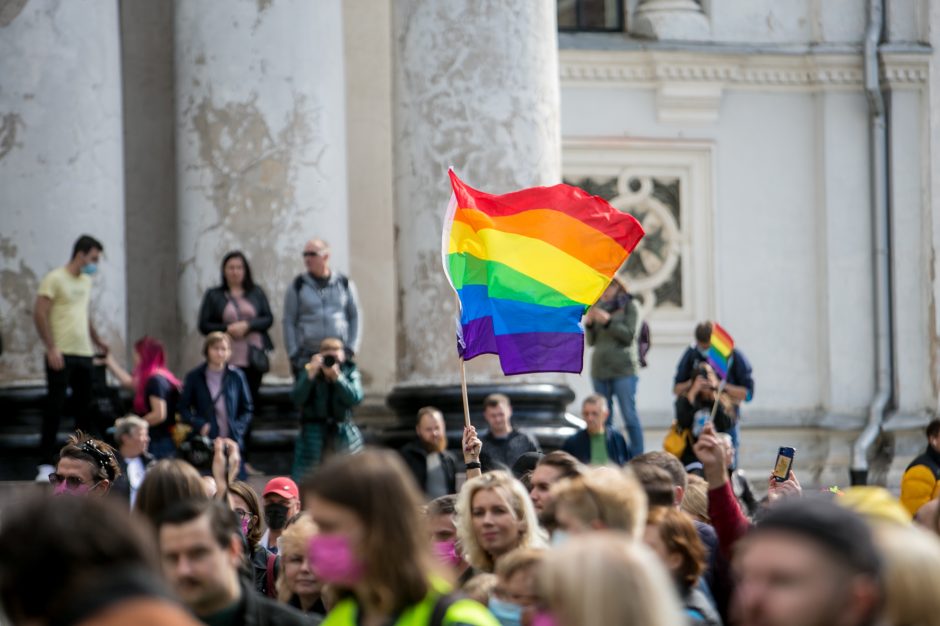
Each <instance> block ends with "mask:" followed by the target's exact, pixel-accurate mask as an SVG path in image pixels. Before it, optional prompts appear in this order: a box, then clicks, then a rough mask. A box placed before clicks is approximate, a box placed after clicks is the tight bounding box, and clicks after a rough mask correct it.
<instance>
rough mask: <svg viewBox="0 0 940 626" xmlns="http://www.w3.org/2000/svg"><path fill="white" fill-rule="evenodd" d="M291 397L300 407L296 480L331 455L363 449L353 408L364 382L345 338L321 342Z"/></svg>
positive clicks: (298, 377) (300, 374)
mask: <svg viewBox="0 0 940 626" xmlns="http://www.w3.org/2000/svg"><path fill="white" fill-rule="evenodd" d="M291 399H292V400H293V401H294V404H295V405H297V407H298V408H299V409H300V434H298V435H297V443H296V444H295V446H294V467H293V470H292V471H291V474H292V475H293V477H294V480H299V479H301V478H302V477H303V475H304V474H305V473H306V472H307V471H308V470H309V469H311V468H314V467H316V466H317V465H319V464H320V462H321V461H322V460H323V458H324V457H325V456H327V455H329V454H332V453H354V452H358V451H359V450H361V449H362V446H363V440H362V433H361V432H360V431H359V428H358V427H357V426H356V425H355V424H354V423H353V421H352V409H353V407H354V406H356V405H357V404H359V403H360V402H362V382H361V381H360V378H359V370H358V369H357V368H356V364H355V363H353V362H352V361H351V360H348V359H347V358H346V350H345V347H344V345H343V341H342V340H341V339H338V338H336V337H327V338H326V339H324V340H323V341H321V342H320V351H319V352H318V353H316V354H314V355H313V356H312V357H310V360H309V361H308V362H307V364H306V365H305V366H304V368H303V369H302V370H301V371H300V372H299V373H298V374H297V382H296V383H295V384H294V390H293V391H292V392H291Z"/></svg>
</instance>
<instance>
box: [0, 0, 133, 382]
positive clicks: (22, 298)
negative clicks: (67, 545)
mask: <svg viewBox="0 0 940 626" xmlns="http://www.w3.org/2000/svg"><path fill="white" fill-rule="evenodd" d="M122 167H123V156H122V138H121V67H120V43H119V31H118V9H117V2H115V1H114V0H110V1H109V0H70V1H68V2H61V1H60V2H53V1H49V2H13V3H5V4H4V7H3V11H2V12H0V190H2V192H0V320H2V323H0V328H2V332H3V340H4V354H3V357H2V358H0V384H3V385H14V384H23V383H32V382H43V381H44V374H43V369H42V344H41V342H40V341H39V338H38V335H37V333H36V331H35V328H34V326H33V321H32V310H33V301H34V299H35V297H36V289H37V287H38V285H39V281H40V280H42V277H43V275H45V274H46V272H48V271H49V270H51V269H53V268H55V267H58V266H61V265H63V264H65V263H66V262H67V261H68V259H69V255H70V253H71V250H72V244H73V243H74V242H75V239H77V238H78V236H79V235H81V234H82V233H88V234H91V235H93V236H95V237H96V238H98V239H99V240H100V241H101V242H102V244H103V245H104V247H105V254H104V257H103V260H102V263H101V267H100V270H99V273H98V275H97V276H96V277H95V278H94V291H93V295H92V303H91V317H92V320H93V321H94V323H95V325H96V327H97V329H98V332H99V333H100V334H101V335H102V337H103V338H104V339H105V340H106V341H108V342H109V343H110V345H111V347H112V349H114V350H115V351H117V352H118V353H119V354H120V353H122V352H123V350H124V343H123V341H124V335H125V329H126V311H125V258H124V186H123V176H122Z"/></svg>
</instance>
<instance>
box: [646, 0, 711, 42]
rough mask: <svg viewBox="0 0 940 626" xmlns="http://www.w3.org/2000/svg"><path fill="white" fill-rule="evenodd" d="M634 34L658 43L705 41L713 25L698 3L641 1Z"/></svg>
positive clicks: (669, 0) (692, 1)
mask: <svg viewBox="0 0 940 626" xmlns="http://www.w3.org/2000/svg"><path fill="white" fill-rule="evenodd" d="M630 32H631V33H632V34H634V35H638V36H640V37H649V38H650V39H658V40H678V41H705V40H707V39H708V37H709V25H708V18H706V17H705V14H704V13H703V12H702V7H701V3H700V2H698V1H697V0H640V4H639V6H637V8H636V11H635V12H634V14H633V20H632V23H631V24H630Z"/></svg>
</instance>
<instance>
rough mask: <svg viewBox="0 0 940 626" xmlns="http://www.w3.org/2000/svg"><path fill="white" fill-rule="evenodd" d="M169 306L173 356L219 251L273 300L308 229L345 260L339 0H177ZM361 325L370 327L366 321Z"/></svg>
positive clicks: (192, 352) (190, 344) (188, 353)
mask: <svg viewBox="0 0 940 626" xmlns="http://www.w3.org/2000/svg"><path fill="white" fill-rule="evenodd" d="M175 22H176V29H175V32H176V59H175V60H176V97H177V107H176V108H177V120H176V124H177V125H176V137H177V170H178V174H177V176H178V178H177V185H178V203H179V215H178V230H179V237H178V242H179V257H180V281H179V306H180V317H181V320H182V329H181V337H182V347H183V356H184V362H188V363H192V362H194V361H196V360H198V358H199V344H200V340H199V333H198V330H197V327H196V326H197V319H196V318H197V315H198V309H199V304H200V301H201V298H202V294H203V292H204V290H205V289H206V288H208V287H211V286H213V285H217V284H218V282H219V280H220V279H219V264H220V262H221V259H222V256H223V255H224V254H225V253H226V252H228V251H230V250H234V249H240V250H242V251H243V252H244V253H245V254H246V256H247V257H248V260H249V262H250V263H251V268H252V273H253V275H254V279H255V282H256V283H257V284H259V285H260V286H261V287H262V288H263V289H264V290H265V292H266V293H267V295H268V299H269V300H270V302H271V306H272V309H273V310H274V313H275V325H274V327H273V328H272V329H271V336H272V338H273V339H274V340H275V343H276V344H277V346H278V348H279V350H278V351H277V352H276V353H275V355H273V356H275V357H276V358H275V362H274V370H275V373H280V374H286V373H287V371H288V370H287V361H286V357H285V355H284V350H283V344H282V342H281V324H280V319H279V318H280V313H281V311H282V305H283V298H284V290H285V289H286V288H287V286H288V285H289V283H290V281H291V280H292V278H293V276H295V275H296V274H298V273H299V272H301V271H303V263H302V258H301V251H302V249H303V244H304V242H305V241H306V240H307V239H310V238H311V237H314V236H317V237H320V238H323V239H326V240H327V241H329V242H330V244H331V246H332V263H333V265H334V267H336V268H337V269H339V270H340V271H342V272H347V271H348V266H349V262H348V239H349V237H348V227H347V222H348V220H347V207H346V198H347V192H346V147H345V112H344V107H345V88H344V80H343V35H342V33H343V28H342V7H341V2H340V0H317V1H316V2H310V1H308V0H278V1H277V2H256V1H255V0H237V1H235V0H226V1H221V0H214V1H212V0H207V1H202V2H190V1H188V0H177V2H176V14H175ZM367 332H368V331H367Z"/></svg>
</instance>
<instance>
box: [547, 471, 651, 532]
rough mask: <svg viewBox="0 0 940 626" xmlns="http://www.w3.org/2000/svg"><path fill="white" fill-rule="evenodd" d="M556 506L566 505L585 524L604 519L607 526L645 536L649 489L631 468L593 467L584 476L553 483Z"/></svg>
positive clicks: (553, 501)
mask: <svg viewBox="0 0 940 626" xmlns="http://www.w3.org/2000/svg"><path fill="white" fill-rule="evenodd" d="M551 493H552V503H553V506H554V510H555V511H558V509H559V508H561V507H565V508H566V509H567V510H568V511H569V512H570V513H571V514H572V515H573V516H574V517H576V518H577V519H579V520H581V521H582V522H584V523H585V524H590V523H591V522H594V521H600V522H601V523H602V524H603V525H604V526H605V527H606V528H609V529H611V530H620V531H625V532H627V533H628V534H629V535H630V536H631V537H632V538H634V539H637V540H639V539H642V537H643V530H644V528H645V527H646V507H647V502H646V492H645V491H643V487H642V486H641V485H640V483H639V481H638V480H637V479H636V477H634V475H633V471H632V470H631V469H630V468H625V469H619V468H613V467H592V468H590V469H588V470H587V471H586V472H585V473H584V474H583V475H582V476H578V477H575V478H566V479H564V480H561V481H559V482H557V483H555V485H554V486H553V487H552V492H551Z"/></svg>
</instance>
